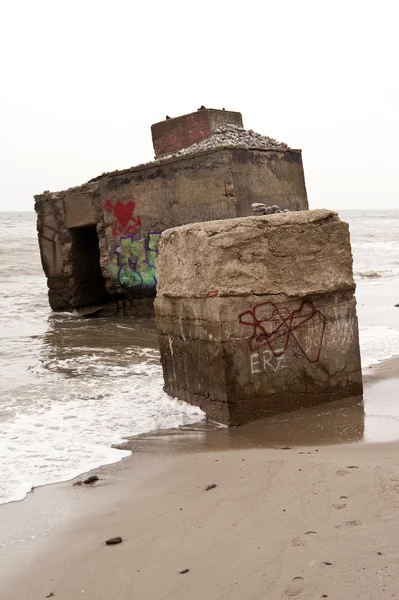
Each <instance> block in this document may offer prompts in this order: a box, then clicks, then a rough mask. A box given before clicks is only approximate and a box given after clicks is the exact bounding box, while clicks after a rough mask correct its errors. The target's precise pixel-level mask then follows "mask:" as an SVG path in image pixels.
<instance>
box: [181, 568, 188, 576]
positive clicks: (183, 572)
mask: <svg viewBox="0 0 399 600" xmlns="http://www.w3.org/2000/svg"><path fill="white" fill-rule="evenodd" d="M189 572H190V569H183V571H179V574H180V575H185V574H186V573H189Z"/></svg>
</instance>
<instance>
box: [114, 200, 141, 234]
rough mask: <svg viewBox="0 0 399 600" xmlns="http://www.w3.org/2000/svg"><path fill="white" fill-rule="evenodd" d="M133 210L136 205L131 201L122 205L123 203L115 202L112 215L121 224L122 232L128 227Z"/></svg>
mask: <svg viewBox="0 0 399 600" xmlns="http://www.w3.org/2000/svg"><path fill="white" fill-rule="evenodd" d="M135 208H136V203H135V202H134V201H133V200H131V202H127V204H123V202H117V203H116V204H115V206H114V215H115V218H116V219H118V221H119V223H120V224H121V226H122V229H123V231H125V229H126V228H127V226H128V225H129V221H130V219H131V218H132V217H133V214H134V209H135Z"/></svg>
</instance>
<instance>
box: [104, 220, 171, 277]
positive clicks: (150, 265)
mask: <svg viewBox="0 0 399 600" xmlns="http://www.w3.org/2000/svg"><path fill="white" fill-rule="evenodd" d="M160 236H161V234H160V233H155V232H151V233H148V234H147V235H146V236H145V237H143V236H141V235H128V236H122V237H121V238H120V242H119V246H118V247H117V248H116V249H115V260H114V261H113V262H112V264H111V275H112V277H113V279H115V280H117V281H118V283H119V285H120V286H121V287H145V288H153V287H155V286H156V284H157V279H156V270H155V262H156V258H157V256H158V244H159V238H160Z"/></svg>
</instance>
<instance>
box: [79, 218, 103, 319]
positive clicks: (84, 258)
mask: <svg viewBox="0 0 399 600" xmlns="http://www.w3.org/2000/svg"><path fill="white" fill-rule="evenodd" d="M70 231H71V236H72V269H73V279H74V286H73V298H72V304H73V306H76V307H79V306H90V305H93V304H103V303H105V302H107V301H108V300H109V297H108V294H107V290H106V287H105V281H104V278H103V275H102V272H101V267H100V248H99V245H98V235H97V229H96V226H95V225H88V226H86V227H73V228H71V229H70Z"/></svg>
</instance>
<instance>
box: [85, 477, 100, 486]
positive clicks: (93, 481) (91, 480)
mask: <svg viewBox="0 0 399 600" xmlns="http://www.w3.org/2000/svg"><path fill="white" fill-rule="evenodd" d="M99 479H100V478H99V477H98V476H97V475H90V477H88V478H87V479H85V480H84V481H83V483H84V484H85V485H89V484H90V483H95V482H96V481H98V480H99Z"/></svg>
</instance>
